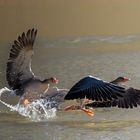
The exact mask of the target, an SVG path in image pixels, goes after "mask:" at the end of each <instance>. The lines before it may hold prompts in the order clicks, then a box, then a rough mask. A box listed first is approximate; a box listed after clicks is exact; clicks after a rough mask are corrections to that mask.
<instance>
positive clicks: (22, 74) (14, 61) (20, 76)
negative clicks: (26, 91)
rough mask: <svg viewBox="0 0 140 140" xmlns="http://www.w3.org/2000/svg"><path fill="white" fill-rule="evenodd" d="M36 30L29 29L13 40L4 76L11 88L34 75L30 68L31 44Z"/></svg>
mask: <svg viewBox="0 0 140 140" xmlns="http://www.w3.org/2000/svg"><path fill="white" fill-rule="evenodd" d="M36 34H37V30H35V29H29V30H28V31H27V33H24V32H23V33H22V35H21V36H19V37H18V39H17V40H15V41H14V44H13V45H12V48H11V50H10V55H9V59H8V62H7V70H6V78H7V81H8V84H9V86H10V87H11V88H13V89H16V88H17V87H18V86H20V85H21V84H22V83H23V82H25V81H27V80H29V79H30V78H33V77H34V73H33V72H32V70H31V58H32V56H33V53H34V51H33V44H34V41H35V38H36Z"/></svg>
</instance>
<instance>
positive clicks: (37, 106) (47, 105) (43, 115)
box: [0, 87, 57, 121]
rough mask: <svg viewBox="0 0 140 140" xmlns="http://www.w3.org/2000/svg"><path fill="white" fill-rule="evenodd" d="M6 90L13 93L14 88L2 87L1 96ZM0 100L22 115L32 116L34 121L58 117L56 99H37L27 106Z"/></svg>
mask: <svg viewBox="0 0 140 140" xmlns="http://www.w3.org/2000/svg"><path fill="white" fill-rule="evenodd" d="M5 92H10V94H13V91H12V90H9V89H8V88H6V87H5V88H2V89H0V97H1V95H2V94H3V93H5ZM0 102H1V103H2V104H3V105H5V106H7V107H8V108H10V109H11V110H10V111H16V112H18V113H19V114H20V115H22V116H25V117H28V118H30V119H31V120H32V121H45V120H47V119H50V118H54V117H56V111H57V109H56V108H55V107H53V104H55V101H49V100H47V99H37V100H35V101H33V102H32V103H30V104H29V105H27V106H24V105H21V104H20V103H18V104H17V105H15V106H13V105H10V104H8V103H6V102H4V101H2V100H0Z"/></svg>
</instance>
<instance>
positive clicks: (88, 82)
mask: <svg viewBox="0 0 140 140" xmlns="http://www.w3.org/2000/svg"><path fill="white" fill-rule="evenodd" d="M120 79H121V78H118V79H116V80H114V81H112V82H106V81H103V80H101V79H99V78H96V77H93V76H86V77H84V78H82V79H81V80H80V81H78V82H77V83H76V84H75V85H74V86H73V87H72V88H71V89H70V90H69V92H68V94H67V95H66V96H65V100H72V99H80V100H81V99H88V100H92V101H93V103H90V104H89V105H90V106H92V104H93V105H94V104H96V105H97V104H102V103H108V102H110V103H111V104H112V103H113V102H114V101H115V102H116V101H117V102H116V103H117V105H118V107H121V108H129V107H130V108H132V107H137V104H139V100H140V94H138V92H139V90H136V89H133V88H129V89H126V88H125V87H123V86H120V85H119V84H117V83H121V82H123V81H122V80H120ZM127 80H128V79H127V78H124V81H127ZM89 105H88V106H89ZM84 107H85V103H83V101H82V105H80V109H82V110H83V111H85V112H86V113H87V114H89V115H90V116H93V115H94V112H91V111H90V110H87V109H85V108H84Z"/></svg>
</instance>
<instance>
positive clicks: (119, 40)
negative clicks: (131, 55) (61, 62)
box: [43, 34, 140, 48]
mask: <svg viewBox="0 0 140 140" xmlns="http://www.w3.org/2000/svg"><path fill="white" fill-rule="evenodd" d="M137 40H140V34H132V35H122V36H120V35H110V36H103V35H102V36H87V37H86V36H85V37H71V38H59V39H56V40H51V41H47V42H46V41H43V42H45V47H51V48H52V47H58V46H59V47H60V46H64V47H65V46H66V47H72V46H74V45H78V44H79V45H80V44H85V43H87V44H95V43H101V42H105V43H112V44H123V43H129V42H134V41H137Z"/></svg>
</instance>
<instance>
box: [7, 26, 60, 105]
mask: <svg viewBox="0 0 140 140" xmlns="http://www.w3.org/2000/svg"><path fill="white" fill-rule="evenodd" d="M36 35H37V29H34V28H33V29H29V30H28V31H27V32H26V33H25V32H23V33H22V34H21V35H20V36H19V37H18V39H17V40H15V41H14V43H13V45H12V47H11V50H10V55H9V59H8V62H7V68H6V79H7V82H8V85H9V87H10V89H12V90H14V92H15V94H16V95H17V96H20V97H21V100H20V102H21V103H22V104H25V105H26V104H29V103H30V102H32V101H33V100H34V99H37V98H39V97H40V96H41V95H42V94H44V93H46V92H47V91H48V89H49V86H50V84H57V83H58V79H56V78H55V77H50V78H47V79H43V80H42V79H41V78H38V77H37V76H35V74H34V73H33V72H32V69H31V61H32V56H33V54H34V42H35V38H36Z"/></svg>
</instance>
